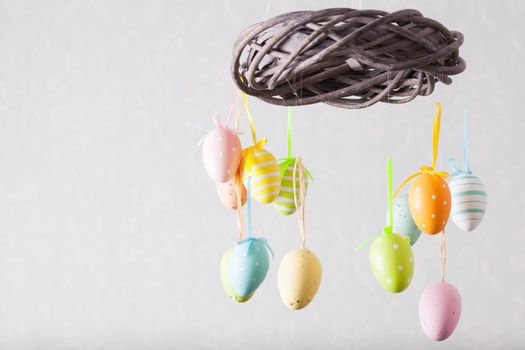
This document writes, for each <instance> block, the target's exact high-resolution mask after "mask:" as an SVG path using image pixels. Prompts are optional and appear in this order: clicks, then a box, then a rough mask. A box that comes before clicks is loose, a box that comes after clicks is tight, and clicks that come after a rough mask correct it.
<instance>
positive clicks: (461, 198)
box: [449, 174, 487, 232]
mask: <svg viewBox="0 0 525 350" xmlns="http://www.w3.org/2000/svg"><path fill="white" fill-rule="evenodd" d="M449 187H450V192H451V193H452V221H454V223H455V224H456V225H457V226H458V227H459V228H460V229H461V230H463V231H467V232H469V231H472V230H474V229H475V228H476V227H477V226H478V225H479V223H480V222H481V220H482V219H483V216H484V215H485V209H486V208H487V192H486V191H485V186H484V185H483V183H482V182H481V180H480V179H479V178H478V177H477V176H474V175H472V174H460V175H457V176H455V177H454V178H453V179H452V181H451V182H450V184H449Z"/></svg>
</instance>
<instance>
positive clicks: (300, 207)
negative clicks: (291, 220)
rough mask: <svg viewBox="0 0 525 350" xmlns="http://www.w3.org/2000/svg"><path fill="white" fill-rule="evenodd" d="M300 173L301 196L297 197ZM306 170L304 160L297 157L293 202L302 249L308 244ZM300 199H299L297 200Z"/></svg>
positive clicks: (294, 171)
mask: <svg viewBox="0 0 525 350" xmlns="http://www.w3.org/2000/svg"><path fill="white" fill-rule="evenodd" d="M297 172H299V196H297V186H296V174H297ZM304 174H305V168H304V166H303V159H302V158H301V157H297V158H296V161H295V164H294V167H293V176H292V179H293V180H292V185H293V200H294V203H295V207H296V208H297V221H298V223H299V232H300V233H301V248H302V249H304V248H305V243H306V233H305V223H304V205H305V199H306V182H305V177H304ZM297 197H299V199H297Z"/></svg>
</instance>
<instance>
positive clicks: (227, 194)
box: [215, 176, 246, 209]
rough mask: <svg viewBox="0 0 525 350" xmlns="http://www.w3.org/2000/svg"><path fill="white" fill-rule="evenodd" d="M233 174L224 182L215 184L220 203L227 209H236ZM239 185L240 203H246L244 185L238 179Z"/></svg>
mask: <svg viewBox="0 0 525 350" xmlns="http://www.w3.org/2000/svg"><path fill="white" fill-rule="evenodd" d="M235 181H236V178H235V176H234V177H232V178H231V179H229V180H228V181H226V182H222V183H221V182H217V183H216V184H215V186H216V187H217V195H218V196H219V200H220V201H221V203H222V205H224V206H225V207H226V208H228V209H237V191H236V190H235ZM239 184H240V186H241V205H244V203H246V187H244V184H243V183H242V182H240V181H239Z"/></svg>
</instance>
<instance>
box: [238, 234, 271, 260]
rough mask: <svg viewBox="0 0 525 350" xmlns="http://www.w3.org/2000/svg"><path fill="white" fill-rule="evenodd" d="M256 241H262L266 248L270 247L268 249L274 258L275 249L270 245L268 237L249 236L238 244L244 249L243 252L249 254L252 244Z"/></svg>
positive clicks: (239, 247)
mask: <svg viewBox="0 0 525 350" xmlns="http://www.w3.org/2000/svg"><path fill="white" fill-rule="evenodd" d="M255 242H258V243H260V244H261V245H263V246H264V247H265V248H266V249H268V251H269V252H270V254H271V255H272V258H273V256H274V254H273V250H272V248H271V247H270V245H269V244H268V241H267V240H266V238H262V237H261V238H255V237H248V238H245V239H243V240H241V241H239V242H237V246H238V249H242V251H241V254H242V253H244V254H248V253H249V252H250V248H251V247H252V244H253V243H255Z"/></svg>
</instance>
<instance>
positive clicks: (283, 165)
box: [279, 107, 314, 181]
mask: <svg viewBox="0 0 525 350" xmlns="http://www.w3.org/2000/svg"><path fill="white" fill-rule="evenodd" d="M295 160H296V157H293V156H292V107H288V156H287V157H286V158H281V159H279V171H280V173H281V177H283V176H284V173H285V172H286V169H287V168H288V167H289V166H291V165H294V164H295ZM304 172H305V174H306V176H307V177H308V178H309V179H310V180H312V181H313V179H314V178H313V177H312V174H311V173H310V172H309V171H308V169H306V167H305V168H304Z"/></svg>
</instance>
